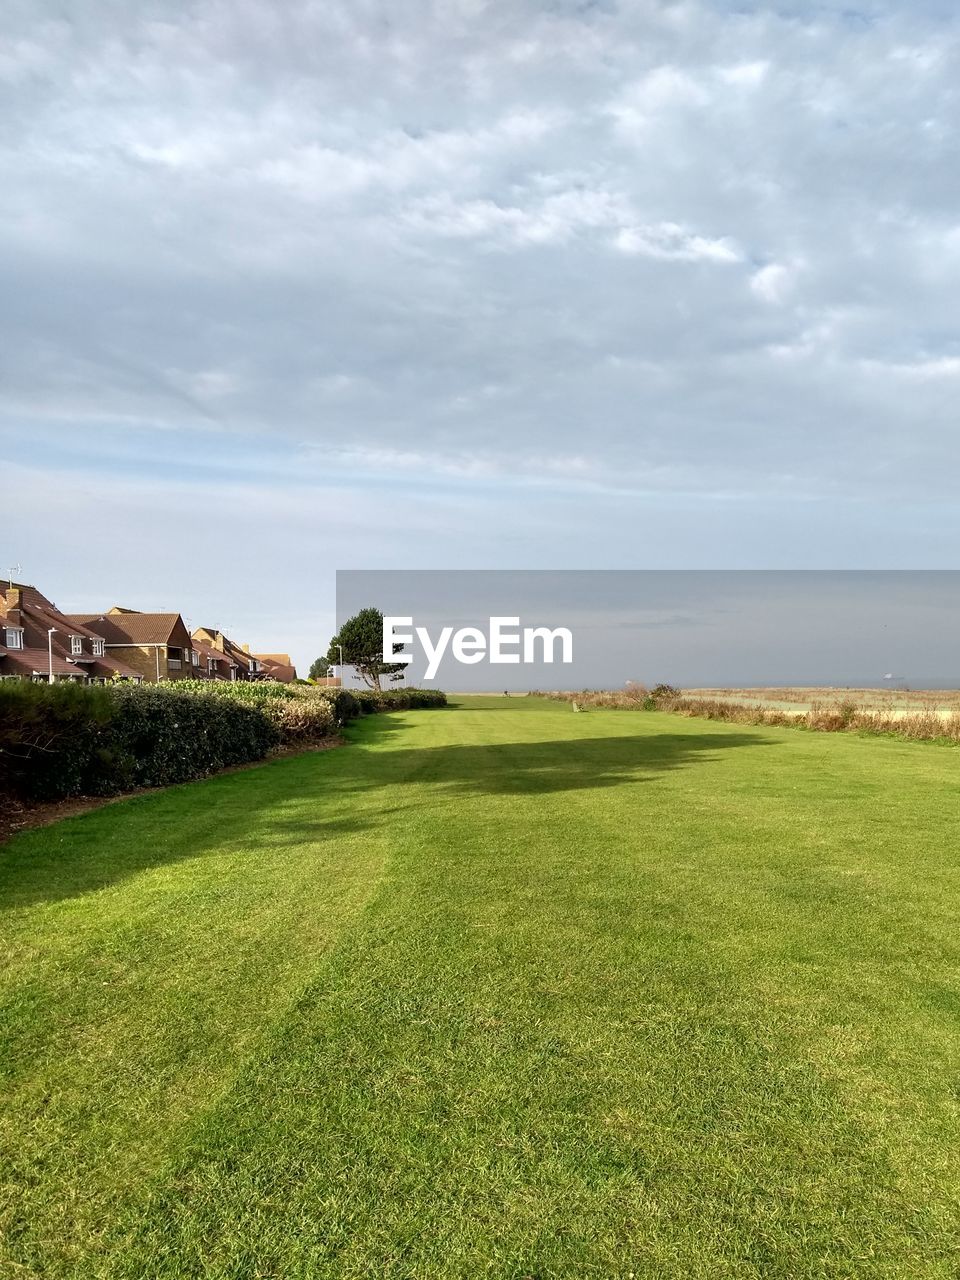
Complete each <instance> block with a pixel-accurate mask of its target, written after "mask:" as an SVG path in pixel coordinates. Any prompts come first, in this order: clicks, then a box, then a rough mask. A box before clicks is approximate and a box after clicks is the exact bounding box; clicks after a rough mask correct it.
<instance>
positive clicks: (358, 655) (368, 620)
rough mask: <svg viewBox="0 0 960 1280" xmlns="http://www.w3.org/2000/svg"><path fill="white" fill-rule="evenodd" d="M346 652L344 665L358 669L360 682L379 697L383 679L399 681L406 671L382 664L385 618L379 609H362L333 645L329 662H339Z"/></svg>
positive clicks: (346, 625) (395, 665)
mask: <svg viewBox="0 0 960 1280" xmlns="http://www.w3.org/2000/svg"><path fill="white" fill-rule="evenodd" d="M341 649H342V650H343V662H344V665H346V666H350V667H355V668H356V670H357V671H358V672H359V674H360V679H361V680H362V681H363V682H364V684H366V685H369V686H370V688H371V689H376V690H377V692H378V693H379V692H380V690H381V688H382V685H381V683H380V681H381V680H382V679H383V677H384V676H386V678H387V679H388V680H400V679H401V678H402V677H403V672H404V670H405V667H404V664H403V663H402V662H384V660H383V614H382V613H381V612H380V610H379V609H373V608H370V609H361V610H360V612H359V613H358V614H356V616H355V617H353V618H349V619H348V620H347V621H346V622H345V623H344V624H343V626H342V627H341V628H340V630H339V631H338V632H337V634H336V635H335V636H334V637H333V639H332V640H331V641H330V648H329V649H328V650H327V661H328V662H331V663H333V662H339V661H340V650H341Z"/></svg>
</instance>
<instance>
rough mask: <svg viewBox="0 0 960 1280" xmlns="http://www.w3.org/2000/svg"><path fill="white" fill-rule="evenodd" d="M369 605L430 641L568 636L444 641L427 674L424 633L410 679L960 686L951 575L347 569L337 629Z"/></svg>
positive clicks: (516, 687)
mask: <svg viewBox="0 0 960 1280" xmlns="http://www.w3.org/2000/svg"><path fill="white" fill-rule="evenodd" d="M370 605H372V606H375V607H376V608H378V609H380V610H381V611H382V612H383V613H384V614H385V615H393V616H400V617H411V618H412V619H413V626H414V627H417V626H420V627H423V628H425V629H426V630H427V632H428V634H429V635H430V637H431V643H432V644H436V640H437V637H438V635H439V633H440V631H441V629H442V628H443V627H451V628H453V630H454V631H457V630H459V629H460V628H464V627H475V628H477V629H478V630H480V631H481V632H483V633H485V634H487V633H489V630H490V619H491V618H493V617H509V618H519V620H520V622H519V630H521V631H522V629H523V628H525V627H529V628H533V627H548V628H557V627H563V628H567V629H569V631H570V632H571V634H572V639H573V661H572V663H571V664H569V665H564V664H561V663H560V662H559V653H560V649H559V646H557V647H556V654H557V658H558V661H556V662H554V663H553V664H548V663H545V662H543V661H542V660H541V661H537V662H535V663H532V664H523V663H521V664H516V665H500V664H492V663H491V662H490V661H489V656H487V657H485V658H484V660H483V661H481V662H479V663H477V664H476V665H464V664H462V663H460V662H457V661H456V660H455V659H454V657H453V654H452V652H451V650H452V644H448V647H447V650H446V653H445V654H444V656H443V658H442V660H441V661H440V663H439V669H438V671H437V675H436V677H435V679H433V680H432V681H429V682H428V681H426V680H425V679H424V676H425V670H426V665H427V663H426V658H425V655H424V650H423V648H422V647H421V645H420V644H419V643H418V642H417V641H416V640H415V641H414V643H413V644H412V645H411V646H409V648H410V649H411V651H412V653H413V655H414V660H413V662H412V663H411V664H410V665H409V667H408V668H407V670H406V673H405V682H406V683H408V684H424V685H426V686H427V687H435V688H443V689H447V690H450V691H458V690H462V691H464V692H466V691H469V690H478V691H479V690H488V691H502V690H510V691H521V690H527V689H544V690H546V689H585V688H591V689H599V688H606V689H615V688H619V687H621V686H622V685H623V684H624V683H625V682H626V681H627V680H637V681H641V682H642V683H644V684H648V685H650V684H655V683H657V682H660V681H664V682H666V683H669V684H674V685H679V686H681V687H686V688H692V687H697V686H700V687H720V686H736V687H748V686H751V685H754V686H762V685H834V686H837V687H840V688H842V687H844V686H850V687H871V688H883V687H904V686H909V687H911V688H915V689H919V688H958V687H960V571H956V570H942V571H938V570H930V571H926V570H920V571H895V570H891V571H885V570H884V571H854V570H836V571H830V572H825V571H809V572H807V571H740V570H731V571H726V570H722V571H721V570H717V571H714V570H703V571H700V570H696V571H676V570H662V571H657V570H591V571H588V570H569V571H565V570H545V571H540V570H502V571H501V570H464V571H462V572H451V571H446V570H344V571H339V572H338V573H337V625H338V626H339V625H340V624H342V622H343V621H344V620H345V619H347V618H348V617H350V616H352V615H353V614H355V613H357V612H358V611H359V610H360V609H361V608H364V607H366V606H370ZM513 629H514V630H517V629H518V628H513ZM407 630H409V628H407ZM517 647H518V646H514V647H513V648H512V649H509V650H508V651H512V652H517ZM346 683H347V684H351V685H352V684H357V683H358V681H356V680H355V679H352V678H348V680H347V682H346Z"/></svg>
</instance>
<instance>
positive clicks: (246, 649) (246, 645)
mask: <svg viewBox="0 0 960 1280" xmlns="http://www.w3.org/2000/svg"><path fill="white" fill-rule="evenodd" d="M240 648H241V649H242V650H243V652H244V653H249V652H250V646H249V645H248V644H242V645H241V646H240Z"/></svg>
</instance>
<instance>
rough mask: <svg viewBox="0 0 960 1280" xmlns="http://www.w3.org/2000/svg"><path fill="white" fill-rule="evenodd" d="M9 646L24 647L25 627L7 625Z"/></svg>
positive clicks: (12, 647) (10, 647) (13, 647)
mask: <svg viewBox="0 0 960 1280" xmlns="http://www.w3.org/2000/svg"><path fill="white" fill-rule="evenodd" d="M7 648H8V649H22V648H23V627H7Z"/></svg>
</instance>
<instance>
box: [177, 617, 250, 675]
mask: <svg viewBox="0 0 960 1280" xmlns="http://www.w3.org/2000/svg"><path fill="white" fill-rule="evenodd" d="M192 640H193V644H194V646H195V647H196V648H197V650H198V652H200V653H201V654H203V655H205V657H206V660H207V663H208V666H209V667H210V668H211V674H212V678H213V679H217V680H223V679H227V680H262V679H263V678H264V674H265V673H264V670H263V667H262V665H261V663H260V661H259V659H258V658H256V657H255V656H254V655H253V654H252V653H251V652H250V646H249V645H248V644H242V645H241V644H237V643H236V642H235V641H234V640H231V639H230V637H229V636H225V635H224V634H223V632H222V631H218V630H217V629H216V627H197V629H196V631H194V633H193V637H192ZM214 667H216V671H215V672H214V671H213V668H214ZM224 669H225V670H226V671H227V672H228V673H229V674H227V675H226V676H224V675H223V674H222V672H223V670H224Z"/></svg>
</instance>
